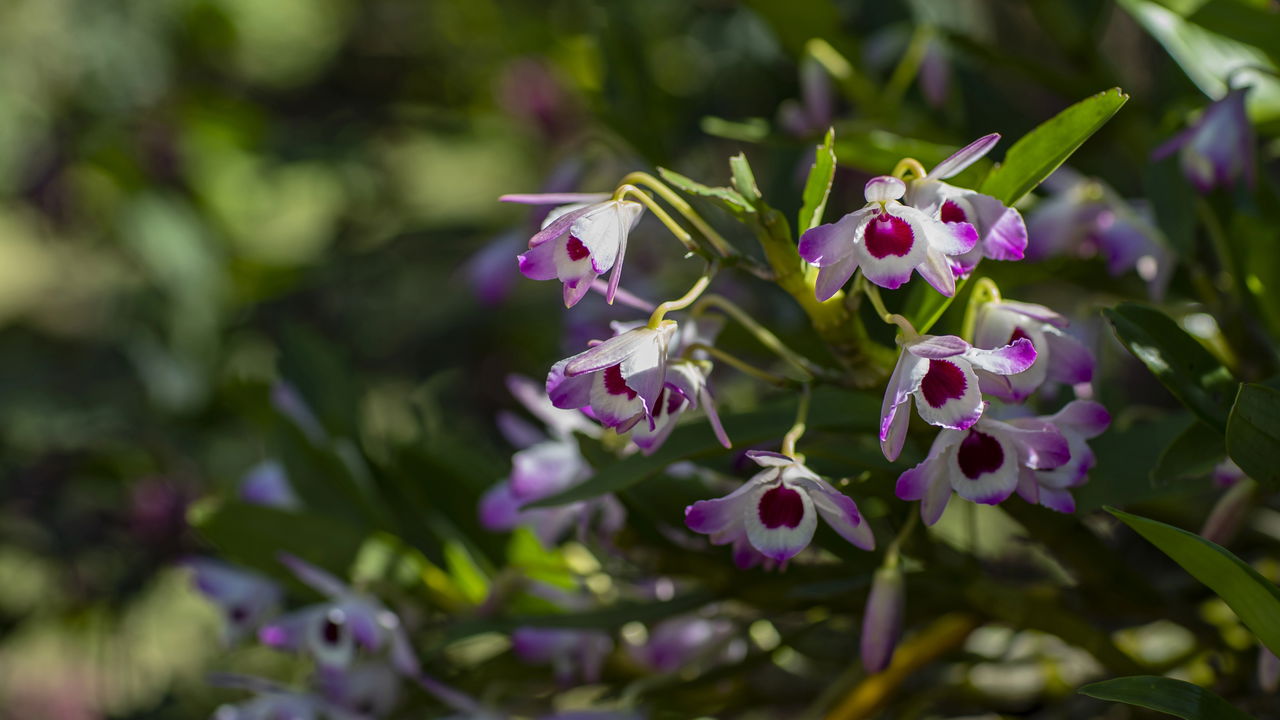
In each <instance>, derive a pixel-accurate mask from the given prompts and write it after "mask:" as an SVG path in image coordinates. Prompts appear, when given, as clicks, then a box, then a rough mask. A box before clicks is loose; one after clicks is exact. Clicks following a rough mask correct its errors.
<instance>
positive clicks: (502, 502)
mask: <svg viewBox="0 0 1280 720" xmlns="http://www.w3.org/2000/svg"><path fill="white" fill-rule="evenodd" d="M507 388H508V389H509V390H510V391H511V394H512V396H514V397H515V398H516V399H517V400H519V401H520V402H521V403H522V404H523V405H524V406H525V407H526V408H528V410H529V412H530V413H532V414H533V415H534V416H535V417H537V418H539V419H540V420H542V421H543V422H544V423H545V424H546V426H547V429H548V431H549V433H550V437H549V438H548V437H546V436H544V435H543V434H542V433H541V432H540V431H538V430H537V429H535V428H533V427H531V426H528V425H527V424H526V423H525V422H524V421H523V420H518V419H515V418H514V417H513V416H500V417H499V421H500V422H499V424H500V426H501V427H502V429H503V432H504V434H505V435H507V439H508V440H510V441H511V443H512V444H513V445H516V446H517V447H521V448H522V449H521V450H520V451H519V452H517V453H516V454H515V455H514V456H512V458H511V464H512V469H511V475H510V476H509V477H508V478H507V480H504V481H502V482H500V483H498V484H497V485H494V486H493V487H492V488H490V489H489V490H488V491H487V492H486V493H485V494H484V496H483V497H482V498H481V499H480V508H479V513H480V523H481V524H482V525H484V527H485V528H486V529H488V530H492V531H495V532H506V531H509V530H512V529H514V528H516V527H517V526H521V525H527V526H531V527H532V528H533V531H534V534H535V535H537V537H538V540H539V541H540V542H541V543H542V544H543V545H545V546H547V547H550V546H552V545H554V544H555V543H556V541H557V540H559V539H560V537H561V536H563V535H564V533H565V531H566V530H568V529H569V528H571V527H573V526H575V525H576V526H578V527H579V528H585V526H586V525H587V524H588V523H589V522H590V520H591V519H592V518H593V517H596V516H598V517H599V528H598V529H599V531H600V533H601V535H603V536H611V535H613V534H614V533H616V532H617V531H618V530H620V529H621V528H622V524H623V522H624V521H625V519H626V510H625V509H624V508H623V507H622V503H620V502H618V499H617V498H616V497H614V496H613V495H604V496H602V497H599V498H596V499H594V500H589V501H584V502H579V503H569V504H566V505H560V506H557V507H549V508H529V509H526V508H525V507H524V506H525V505H527V504H529V503H532V502H536V501H538V500H541V499H543V498H547V497H551V496H552V495H555V494H556V493H558V492H561V491H563V490H567V489H568V488H570V487H573V486H574V485H578V484H580V483H582V482H585V481H586V480H587V479H588V478H590V477H591V467H590V465H588V464H587V461H586V460H585V459H584V458H583V457H582V453H581V452H580V451H579V449H578V441H577V438H575V437H574V433H581V434H583V435H586V436H588V437H597V436H599V434H600V426H598V425H596V424H594V423H592V422H590V421H589V420H587V418H586V416H585V415H583V414H582V412H580V411H578V410H562V409H560V408H557V407H555V406H554V405H552V404H551V401H550V399H548V397H547V395H546V393H545V392H544V391H543V389H542V388H541V387H539V386H538V384H537V383H535V382H534V381H532V380H529V379H528V378H525V377H521V376H518V375H512V376H509V377H508V378H507Z"/></svg>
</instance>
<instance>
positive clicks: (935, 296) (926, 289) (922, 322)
mask: <svg viewBox="0 0 1280 720" xmlns="http://www.w3.org/2000/svg"><path fill="white" fill-rule="evenodd" d="M972 277H973V275H972V274H969V275H966V276H964V277H962V278H960V279H959V280H956V292H955V294H954V295H952V296H951V297H947V296H946V295H943V294H942V293H940V292H938V291H937V290H935V289H933V286H932V285H930V284H928V283H922V282H920V283H912V284H911V288H910V289H909V290H908V291H907V303H906V306H905V307H904V308H903V309H902V314H903V316H905V317H906V318H907V319H908V320H910V321H911V326H912V327H914V328H915V329H916V332H919V333H927V332H929V330H930V328H932V327H933V326H934V324H935V323H937V322H938V320H940V319H941V318H942V314H943V313H945V312H946V311H947V308H949V307H951V303H952V302H954V301H955V299H956V298H958V297H960V293H961V292H962V291H963V290H964V289H965V288H966V287H967V286H968V285H969V279H970V278H972Z"/></svg>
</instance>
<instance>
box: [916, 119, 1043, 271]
mask: <svg viewBox="0 0 1280 720" xmlns="http://www.w3.org/2000/svg"><path fill="white" fill-rule="evenodd" d="M999 140H1000V135H999V134H998V133H992V134H990V135H985V136H983V137H980V138H978V139H977V140H974V141H973V142H971V143H969V144H968V145H966V146H965V147H963V148H961V149H960V150H957V151H956V152H955V153H954V154H952V155H951V157H948V158H947V159H946V160H943V161H942V162H940V163H938V165H937V166H936V167H934V168H933V169H932V170H930V171H929V172H928V174H926V175H925V176H924V177H918V178H914V179H912V180H911V182H910V184H908V185H907V194H906V200H905V201H906V203H907V204H908V205H910V206H911V207H914V208H918V209H919V210H922V211H924V212H925V213H926V214H928V215H929V216H930V217H936V218H938V219H939V220H941V221H942V222H943V223H945V224H946V225H947V226H948V227H951V228H952V229H953V231H955V232H956V233H957V235H961V234H965V233H967V232H968V231H967V230H965V229H964V227H963V226H964V225H965V224H968V225H971V226H972V227H973V229H974V230H975V231H977V236H978V241H977V243H976V244H975V245H974V246H973V247H972V248H971V249H970V250H969V251H968V252H965V253H961V254H958V255H953V256H952V257H950V258H949V260H950V263H951V269H952V271H953V272H954V273H955V274H956V275H957V276H959V275H967V274H968V273H969V272H971V271H972V270H973V269H974V268H975V267H977V265H978V261H979V260H981V259H982V258H984V257H985V258H991V259H992V260H1021V259H1022V257H1023V254H1024V253H1025V251H1026V249H1027V226H1026V224H1025V223H1024V222H1023V221H1022V214H1021V213H1019V212H1018V211H1017V210H1015V209H1013V208H1011V207H1007V206H1006V205H1005V204H1004V203H1002V202H1000V201H999V200H997V199H995V198H993V197H991V196H990V195H983V194H982V193H980V192H978V191H976V190H967V189H965V188H958V187H955V186H954V185H949V184H947V183H945V182H942V181H943V180H946V179H947V178H951V177H955V176H956V175H959V174H960V173H961V172H962V171H964V169H965V168H967V167H969V166H970V165H972V164H973V163H975V162H977V161H978V160H980V159H982V157H983V156H984V155H986V154H987V153H988V152H990V151H991V148H993V147H995V144H996V143H997V142H999ZM935 287H936V286H935Z"/></svg>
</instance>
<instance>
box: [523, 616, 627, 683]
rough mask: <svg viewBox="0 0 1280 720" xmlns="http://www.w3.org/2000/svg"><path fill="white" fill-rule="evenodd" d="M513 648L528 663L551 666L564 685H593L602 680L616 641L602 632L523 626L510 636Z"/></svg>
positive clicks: (557, 678)
mask: <svg viewBox="0 0 1280 720" xmlns="http://www.w3.org/2000/svg"><path fill="white" fill-rule="evenodd" d="M511 647H512V650H513V651H514V652H515V654H516V656H517V657H519V658H520V659H521V660H523V661H525V662H527V663H532V664H539V665H541V664H549V665H551V667H552V671H553V672H554V673H555V676H556V680H557V682H559V683H561V684H562V685H572V684H573V682H574V680H575V679H576V680H581V681H582V682H583V683H585V684H591V683H595V682H599V681H600V671H601V668H602V667H603V666H604V661H605V658H607V657H608V656H609V653H610V652H612V651H613V639H612V638H610V637H609V635H608V634H606V633H604V632H601V631H599V630H580V629H577V628H534V627H522V628H517V629H516V631H515V632H513V633H512V634H511Z"/></svg>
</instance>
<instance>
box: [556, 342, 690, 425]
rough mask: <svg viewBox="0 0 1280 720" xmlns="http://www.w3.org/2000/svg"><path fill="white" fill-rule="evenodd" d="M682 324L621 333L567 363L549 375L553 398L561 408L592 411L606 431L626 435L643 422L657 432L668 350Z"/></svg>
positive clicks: (575, 356)
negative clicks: (659, 397) (656, 420)
mask: <svg viewBox="0 0 1280 720" xmlns="http://www.w3.org/2000/svg"><path fill="white" fill-rule="evenodd" d="M676 329H677V327H676V323H675V322H674V321H672V320H664V321H662V322H661V323H660V324H659V325H658V327H656V328H651V327H649V326H647V325H644V326H641V327H637V328H633V329H630V330H626V331H624V332H620V333H619V334H618V335H615V336H614V337H612V338H609V339H608V340H605V341H604V342H602V343H600V344H599V345H596V346H595V347H593V348H591V349H590V350H587V351H585V352H582V353H579V354H577V355H574V356H573V357H570V358H566V359H564V360H561V361H560V362H558V363H556V364H555V365H553V366H552V368H551V372H550V373H549V374H548V375H547V395H548V396H549V397H550V398H551V403H552V404H553V405H555V406H556V407H558V408H562V409H573V408H587V407H589V408H590V414H591V416H592V417H594V418H595V419H596V420H599V421H600V424H602V425H604V426H605V427H610V428H614V429H615V430H616V431H618V432H620V433H622V432H626V431H627V430H630V429H631V428H632V427H634V426H635V425H636V423H638V422H640V421H641V420H645V421H647V423H648V426H649V429H650V430H651V431H652V430H656V429H657V423H656V422H655V420H654V414H655V413H656V411H657V404H658V396H659V395H661V394H662V391H663V388H664V387H666V380H667V354H668V346H669V345H670V343H671V340H672V338H673V337H674V336H675V334H676Z"/></svg>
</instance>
